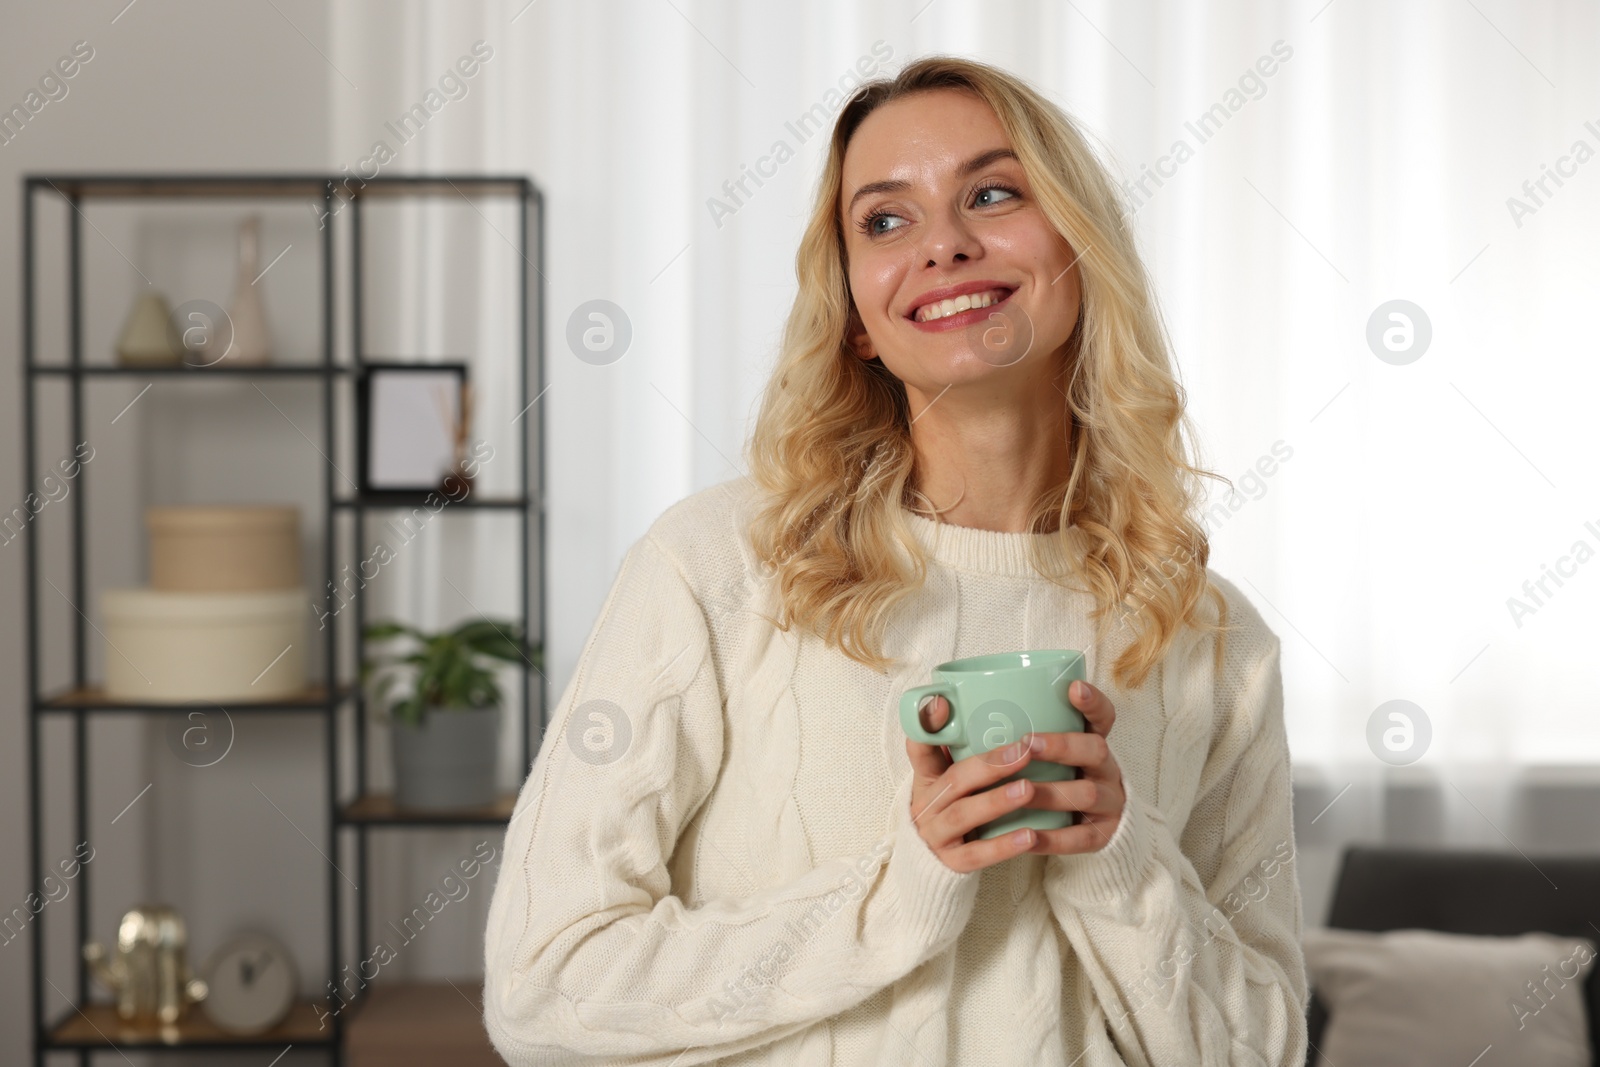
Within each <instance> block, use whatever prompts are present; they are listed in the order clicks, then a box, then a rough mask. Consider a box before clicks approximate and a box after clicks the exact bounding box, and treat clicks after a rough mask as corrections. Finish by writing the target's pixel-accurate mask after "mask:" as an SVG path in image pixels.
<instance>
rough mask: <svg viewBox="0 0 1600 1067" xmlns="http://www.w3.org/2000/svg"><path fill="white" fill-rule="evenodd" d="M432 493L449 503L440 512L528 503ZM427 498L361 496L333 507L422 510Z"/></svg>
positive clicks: (507, 508)
mask: <svg viewBox="0 0 1600 1067" xmlns="http://www.w3.org/2000/svg"><path fill="white" fill-rule="evenodd" d="M432 493H434V494H437V495H438V496H439V497H440V498H442V499H444V500H449V501H450V503H449V504H447V505H445V507H441V508H440V509H439V510H440V511H444V510H446V509H447V508H493V509H499V510H502V511H522V510H526V509H527V508H528V506H529V503H530V502H529V501H527V500H525V499H523V498H522V497H511V496H503V497H494V496H489V497H480V496H474V495H472V494H471V493H469V494H467V498H466V499H465V500H450V496H449V494H448V493H446V492H445V491H444V490H443V489H434V490H432ZM428 496H429V494H428V493H415V494H413V493H406V494H404V495H402V496H362V497H358V498H356V499H353V500H352V499H348V498H346V499H340V500H335V501H334V502H333V506H334V507H336V508H367V509H370V510H373V511H381V510H383V509H385V508H391V509H399V508H422V507H428V506H429V500H428Z"/></svg>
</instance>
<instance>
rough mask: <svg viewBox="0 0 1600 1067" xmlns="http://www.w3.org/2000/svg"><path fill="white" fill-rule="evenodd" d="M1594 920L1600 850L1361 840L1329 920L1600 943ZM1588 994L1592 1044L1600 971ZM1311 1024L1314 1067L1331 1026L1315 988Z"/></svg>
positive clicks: (1599, 908)
mask: <svg viewBox="0 0 1600 1067" xmlns="http://www.w3.org/2000/svg"><path fill="white" fill-rule="evenodd" d="M1552 883H1553V884H1552ZM1592 923H1593V924H1600V856H1593V855H1582V856H1543V855H1539V856H1523V855H1522V854H1521V853H1518V852H1472V851H1451V850H1444V849H1416V848H1380V847H1372V846H1365V845H1352V846H1350V847H1348V848H1346V849H1345V851H1344V855H1343V857H1342V859H1341V861H1340V866H1339V876H1338V881H1337V883H1336V885H1335V888H1334V893H1333V903H1332V905H1331V906H1330V907H1329V909H1328V921H1327V925H1328V926H1331V927H1338V928H1340V929H1344V930H1368V931H1373V932H1381V931H1385V930H1399V929H1422V930H1439V931H1443V932H1445V933H1457V934H1481V935H1491V936H1500V937H1511V936H1515V935H1517V934H1524V933H1528V932H1530V931H1542V932H1545V933H1551V934H1557V935H1559V936H1562V937H1587V938H1589V939H1590V940H1591V941H1595V942H1600V931H1597V930H1596V929H1595V926H1594V925H1591V924H1592ZM1583 992H1584V1006H1585V1009H1586V1011H1587V1014H1588V1018H1589V1041H1590V1045H1591V1047H1593V1046H1595V1045H1596V1044H1597V1035H1600V1027H1597V1020H1600V967H1596V968H1595V969H1594V970H1592V971H1591V972H1590V974H1589V976H1588V978H1587V979H1586V980H1585V982H1584V991H1583ZM1307 1022H1308V1029H1309V1037H1310V1042H1311V1047H1310V1049H1308V1051H1307V1055H1306V1065H1307V1067H1312V1065H1313V1064H1314V1063H1315V1062H1316V1049H1317V1046H1318V1045H1319V1044H1320V1043H1321V1040H1322V1035H1323V1031H1324V1030H1325V1029H1326V1027H1327V1023H1328V1013H1327V1009H1326V1006H1325V1005H1324V1004H1323V1003H1322V1001H1321V1000H1320V999H1319V998H1318V997H1317V996H1316V990H1315V989H1313V990H1312V998H1311V1005H1310V1010H1309V1013H1308V1016H1307ZM1596 1062H1600V1058H1597V1060H1596Z"/></svg>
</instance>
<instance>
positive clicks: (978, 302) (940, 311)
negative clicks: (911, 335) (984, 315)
mask: <svg viewBox="0 0 1600 1067" xmlns="http://www.w3.org/2000/svg"><path fill="white" fill-rule="evenodd" d="M1006 295H1007V294H1006V291H1005V290H1004V289H990V290H988V291H986V292H982V293H969V294H967V295H965V296H958V297H954V298H952V299H950V300H939V301H936V302H934V303H932V304H924V305H923V306H922V307H919V308H918V309H917V321H918V322H932V321H933V320H934V319H943V318H948V317H949V316H951V315H959V314H960V313H961V312H963V311H970V310H971V309H973V308H986V307H988V306H989V305H991V304H998V303H999V302H1000V301H1002V300H1004V299H1005V298H1006Z"/></svg>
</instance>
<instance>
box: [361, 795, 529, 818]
mask: <svg viewBox="0 0 1600 1067" xmlns="http://www.w3.org/2000/svg"><path fill="white" fill-rule="evenodd" d="M516 804H517V795H516V794H515V793H506V794H503V795H502V796H501V797H500V798H499V799H498V800H496V801H495V802H494V803H493V804H490V805H488V806H486V807H482V808H457V809H454V810H451V811H430V810H421V809H417V808H401V807H396V806H395V802H394V797H393V795H391V794H389V793H367V794H365V795H364V796H360V797H357V798H356V799H355V800H353V801H351V802H350V803H348V804H346V805H345V806H344V809H343V810H342V811H341V812H340V821H342V822H347V823H377V824H383V823H394V824H397V825H406V824H412V825H434V824H437V825H440V826H451V825H456V824H462V823H468V824H470V823H503V822H510V821H511V810H512V809H513V808H514V807H516Z"/></svg>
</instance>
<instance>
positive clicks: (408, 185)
mask: <svg viewBox="0 0 1600 1067" xmlns="http://www.w3.org/2000/svg"><path fill="white" fill-rule="evenodd" d="M26 181H27V182H28V185H29V186H30V188H33V189H41V190H43V189H54V190H55V191H57V192H59V193H61V194H62V195H64V196H76V197H79V198H82V199H88V198H96V199H107V200H127V199H146V198H152V197H153V198H158V199H159V198H162V197H168V198H174V197H176V198H181V199H189V198H191V197H199V196H213V197H216V196H220V197H255V198H262V199H269V200H278V199H288V198H293V199H295V200H304V199H307V198H312V199H315V198H320V197H321V196H322V195H323V190H324V188H325V187H326V185H327V183H328V182H332V183H333V184H334V191H335V192H334V195H335V196H337V197H339V198H342V199H346V200H348V199H352V198H368V197H383V196H415V195H417V194H419V193H421V194H433V195H449V196H467V195H469V194H470V195H476V196H523V195H529V196H532V197H533V198H534V199H535V200H538V199H539V193H538V191H537V190H535V189H533V187H532V183H530V182H529V181H528V179H526V178H522V177H517V176H510V175H507V176H501V175H482V174H472V175H466V174H460V175H449V174H438V175H431V174H430V175H408V174H394V175H386V176H375V177H372V178H366V179H363V178H360V177H358V176H352V175H349V174H285V175H270V176H268V175H257V174H30V175H28V176H27V178H26Z"/></svg>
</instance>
